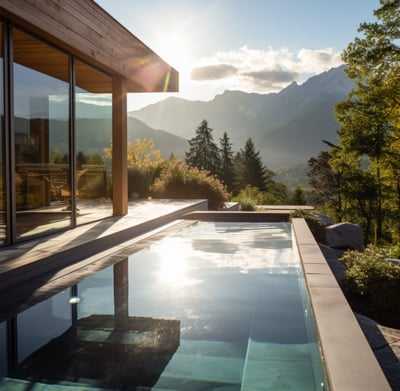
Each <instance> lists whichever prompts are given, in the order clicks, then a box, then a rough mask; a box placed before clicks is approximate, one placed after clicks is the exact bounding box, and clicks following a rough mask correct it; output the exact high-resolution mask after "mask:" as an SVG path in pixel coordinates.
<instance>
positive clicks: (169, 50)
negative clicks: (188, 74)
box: [156, 32, 190, 72]
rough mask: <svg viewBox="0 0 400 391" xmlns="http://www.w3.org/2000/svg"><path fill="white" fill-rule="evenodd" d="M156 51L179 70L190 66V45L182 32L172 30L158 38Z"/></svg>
mask: <svg viewBox="0 0 400 391" xmlns="http://www.w3.org/2000/svg"><path fill="white" fill-rule="evenodd" d="M157 48H158V49H157V50H156V52H157V53H158V54H159V55H160V56H161V57H162V58H163V59H164V60H165V61H166V62H167V63H168V64H170V65H172V66H173V67H174V68H175V69H177V70H178V71H179V72H181V71H183V70H184V69H186V68H187V67H188V64H189V55H190V46H189V44H188V42H187V41H186V39H185V36H184V35H183V34H182V33H178V32H171V33H169V34H168V33H167V34H165V35H162V36H159V37H158V38H157Z"/></svg>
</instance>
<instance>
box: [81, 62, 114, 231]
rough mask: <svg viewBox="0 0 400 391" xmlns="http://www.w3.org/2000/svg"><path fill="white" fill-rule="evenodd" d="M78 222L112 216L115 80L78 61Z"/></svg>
mask: <svg viewBox="0 0 400 391" xmlns="http://www.w3.org/2000/svg"><path fill="white" fill-rule="evenodd" d="M74 64H75V151H76V155H75V159H76V174H75V188H76V206H77V211H76V212H77V213H76V221H77V224H83V223H87V222H90V221H95V220H99V219H102V218H104V217H108V216H111V215H112V213H113V210H112V200H111V138H112V94H110V93H109V91H111V90H112V78H111V77H110V76H108V75H106V74H104V73H102V72H100V71H98V70H97V69H95V68H93V67H91V66H89V65H87V64H85V63H83V62H80V61H75V62H74Z"/></svg>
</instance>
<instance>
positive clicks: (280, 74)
mask: <svg viewBox="0 0 400 391" xmlns="http://www.w3.org/2000/svg"><path fill="white" fill-rule="evenodd" d="M242 76H244V77H247V78H248V79H249V80H250V81H252V83H253V84H254V85H258V86H263V87H265V88H266V89H272V90H275V89H276V87H274V86H278V88H279V86H280V85H282V84H289V83H292V82H293V81H294V80H298V78H299V74H298V73H297V72H294V71H287V70H283V69H274V70H263V71H254V72H247V73H243V74H242Z"/></svg>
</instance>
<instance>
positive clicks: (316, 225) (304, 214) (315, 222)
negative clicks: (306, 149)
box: [290, 209, 326, 243]
mask: <svg viewBox="0 0 400 391" xmlns="http://www.w3.org/2000/svg"><path fill="white" fill-rule="evenodd" d="M295 217H299V218H303V219H304V220H305V221H306V223H307V225H308V228H310V231H311V233H312V234H313V236H314V238H315V240H316V241H317V242H319V243H325V233H324V228H325V227H326V225H325V224H324V223H323V222H322V221H321V220H320V219H319V218H318V217H316V216H313V215H312V214H310V212H308V211H305V210H302V209H296V210H294V211H293V212H292V213H290V218H295Z"/></svg>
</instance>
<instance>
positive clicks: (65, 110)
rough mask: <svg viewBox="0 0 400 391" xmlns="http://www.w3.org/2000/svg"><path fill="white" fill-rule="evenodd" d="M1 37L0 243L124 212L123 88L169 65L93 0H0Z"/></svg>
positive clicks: (171, 83)
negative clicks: (110, 149) (108, 150)
mask: <svg viewBox="0 0 400 391" xmlns="http://www.w3.org/2000/svg"><path fill="white" fill-rule="evenodd" d="M0 37H1V39H0V42H1V44H0V57H1V61H0V72H1V77H0V84H1V88H0V111H1V123H0V126H1V139H0V144H1V149H0V167H1V170H0V186H1V192H0V216H1V217H0V245H3V246H4V245H9V244H14V243H17V242H20V241H22V240H26V239H31V238H33V237H37V236H41V235H47V234H49V233H54V232H56V231H58V230H66V229H70V228H74V227H76V226H77V225H80V224H84V223H86V222H90V221H95V220H97V219H102V218H105V217H109V216H111V215H114V216H115V215H124V214H126V213H127V210H128V191H127V164H126V151H127V94H128V93H135V92H136V93H138V92H176V91H178V73H177V71H176V70H175V69H173V68H172V67H171V66H169V65H168V64H167V63H166V62H165V61H163V60H162V59H161V58H160V57H159V56H158V55H157V54H156V53H154V52H153V51H152V50H151V49H150V48H149V47H147V46H146V45H145V44H144V43H143V42H141V41H140V40H139V39H138V38H136V37H135V36H134V35H132V34H131V33H130V32H129V31H128V30H127V29H126V28H124V27H123V26H122V25H121V24H119V23H118V22H117V21H116V20H115V19H113V18H112V17H111V16H110V15H109V14H108V13H107V12H106V11H104V10H103V9H102V8H101V7H100V6H99V5H97V4H96V3H95V2H94V1H92V0H69V1H63V0H46V1H44V0H43V1H37V0H36V1H35V0H2V1H1V2H0ZM111 145H112V156H110V154H109V155H107V154H105V152H104V151H105V150H106V149H107V148H110V146H111Z"/></svg>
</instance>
